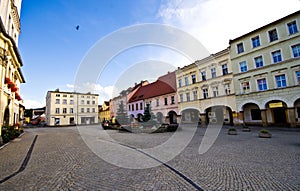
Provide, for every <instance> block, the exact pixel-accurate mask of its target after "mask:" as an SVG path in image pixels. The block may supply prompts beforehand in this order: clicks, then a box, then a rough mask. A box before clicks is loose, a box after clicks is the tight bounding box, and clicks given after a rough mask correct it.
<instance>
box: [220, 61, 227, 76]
mask: <svg viewBox="0 0 300 191" xmlns="http://www.w3.org/2000/svg"><path fill="white" fill-rule="evenodd" d="M223 66H226V67H225V68H224V67H223ZM221 67H222V74H223V76H224V75H227V74H228V64H227V63H226V64H222V66H221ZM224 71H226V72H224Z"/></svg>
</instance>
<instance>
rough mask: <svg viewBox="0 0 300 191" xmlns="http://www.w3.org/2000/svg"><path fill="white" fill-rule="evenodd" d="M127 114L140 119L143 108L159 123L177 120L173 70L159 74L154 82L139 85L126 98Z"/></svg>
mask: <svg viewBox="0 0 300 191" xmlns="http://www.w3.org/2000/svg"><path fill="white" fill-rule="evenodd" d="M127 105H128V116H129V117H130V118H136V119H137V120H138V121H142V120H141V119H142V117H143V115H144V111H145V108H146V107H147V105H149V107H150V110H151V113H152V114H154V116H155V117H156V119H157V121H158V122H160V123H169V124H173V123H177V122H178V119H177V118H178V102H177V96H176V76H175V72H169V73H168V74H166V75H163V76H160V77H159V78H158V79H157V80H156V81H155V82H153V83H150V84H147V85H144V86H142V87H140V88H139V89H138V90H137V91H136V92H135V93H134V94H133V95H132V97H131V98H130V99H129V100H128V104H127Z"/></svg>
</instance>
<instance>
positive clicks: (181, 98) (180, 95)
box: [179, 94, 183, 102]
mask: <svg viewBox="0 0 300 191" xmlns="http://www.w3.org/2000/svg"><path fill="white" fill-rule="evenodd" d="M179 99H180V102H183V94H179Z"/></svg>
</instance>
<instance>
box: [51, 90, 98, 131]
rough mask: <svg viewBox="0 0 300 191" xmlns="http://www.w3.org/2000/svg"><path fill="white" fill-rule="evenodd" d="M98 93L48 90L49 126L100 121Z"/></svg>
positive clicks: (86, 123) (87, 123)
mask: <svg viewBox="0 0 300 191" xmlns="http://www.w3.org/2000/svg"><path fill="white" fill-rule="evenodd" d="M98 96H99V95H98V94H91V93H76V92H61V91H59V90H56V91H48V92H47V96H46V122H47V125H49V126H57V125H58V126H66V125H89V124H97V123H98Z"/></svg>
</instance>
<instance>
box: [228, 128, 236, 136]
mask: <svg viewBox="0 0 300 191" xmlns="http://www.w3.org/2000/svg"><path fill="white" fill-rule="evenodd" d="M228 135H237V130H236V129H229V130H228Z"/></svg>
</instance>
